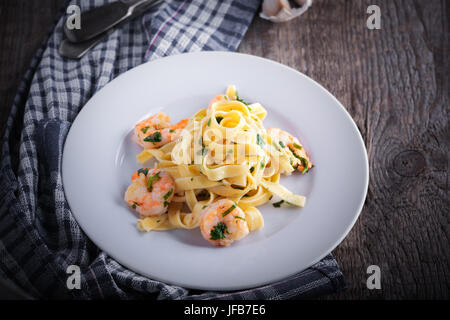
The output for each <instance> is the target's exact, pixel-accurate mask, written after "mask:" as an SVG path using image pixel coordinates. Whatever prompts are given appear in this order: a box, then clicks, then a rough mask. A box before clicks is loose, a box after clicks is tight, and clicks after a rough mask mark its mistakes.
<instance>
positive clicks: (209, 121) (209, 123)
mask: <svg viewBox="0 0 450 320" xmlns="http://www.w3.org/2000/svg"><path fill="white" fill-rule="evenodd" d="M209 126H211V118H209V120H208V127H209Z"/></svg>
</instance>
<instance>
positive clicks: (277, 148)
mask: <svg viewBox="0 0 450 320" xmlns="http://www.w3.org/2000/svg"><path fill="white" fill-rule="evenodd" d="M272 144H273V146H274V147H275V149H276V150H277V151H278V152H281V149H280V148H279V147H278V146H277V144H276V143H275V141H273V142H272Z"/></svg>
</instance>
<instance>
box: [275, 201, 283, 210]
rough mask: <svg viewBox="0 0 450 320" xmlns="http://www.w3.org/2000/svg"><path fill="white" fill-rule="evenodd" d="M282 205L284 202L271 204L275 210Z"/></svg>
mask: <svg viewBox="0 0 450 320" xmlns="http://www.w3.org/2000/svg"><path fill="white" fill-rule="evenodd" d="M283 203H284V200H281V201H280V202H275V203H272V205H273V206H274V207H275V208H279V207H281V205H282V204H283Z"/></svg>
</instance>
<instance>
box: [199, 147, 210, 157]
mask: <svg viewBox="0 0 450 320" xmlns="http://www.w3.org/2000/svg"><path fill="white" fill-rule="evenodd" d="M207 154H208V148H203V149H202V150H198V151H197V155H198V156H206V155H207Z"/></svg>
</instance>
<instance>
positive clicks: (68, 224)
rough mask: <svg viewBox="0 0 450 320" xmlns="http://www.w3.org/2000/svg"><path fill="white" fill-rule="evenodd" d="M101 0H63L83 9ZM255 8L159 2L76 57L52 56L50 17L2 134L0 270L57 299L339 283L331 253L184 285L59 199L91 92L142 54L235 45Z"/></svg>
mask: <svg viewBox="0 0 450 320" xmlns="http://www.w3.org/2000/svg"><path fill="white" fill-rule="evenodd" d="M106 2H107V0H98V1H86V0H83V1H81V0H80V1H70V4H78V5H80V7H81V8H82V10H87V9H89V8H92V7H95V6H99V5H102V4H104V3H106ZM67 5H69V3H66V6H65V7H64V8H66V7H67ZM259 5H260V3H259V0H248V1H239V0H223V1H219V0H217V1H212V0H208V1H202V0H192V1H187V0H171V1H166V2H165V3H162V4H161V5H159V6H158V7H155V8H152V9H151V10H150V11H148V12H146V13H145V14H144V15H143V16H141V17H139V18H137V19H135V20H133V21H131V22H129V23H127V24H125V25H124V26H123V27H121V28H120V29H118V30H116V31H114V32H113V33H112V34H110V35H109V36H108V38H107V39H106V40H105V41H103V42H102V43H100V44H99V45H97V46H96V47H95V48H94V49H92V50H91V51H90V52H89V53H88V54H87V55H85V56H84V57H83V58H82V59H81V60H80V61H76V60H68V59H64V58H62V57H61V56H60V55H59V54H58V46H59V44H60V43H61V40H62V27H63V23H64V21H65V19H64V17H61V18H60V19H59V20H58V22H57V24H56V26H55V28H54V30H53V31H52V32H51V34H50V35H49V37H48V39H47V40H46V41H45V42H44V44H43V46H42V47H41V49H39V51H38V52H37V54H36V56H35V58H34V60H33V62H32V65H31V67H30V69H29V70H28V72H27V74H26V76H25V79H24V80H23V82H22V84H21V86H20V89H19V92H18V94H17V96H16V99H15V101H14V106H13V108H12V112H11V116H10V117H9V120H8V123H7V128H6V132H5V137H4V140H3V145H2V156H1V164H0V276H2V277H4V278H6V279H10V280H12V281H13V282H14V283H15V284H16V285H17V286H18V287H19V288H21V289H22V290H24V291H25V292H26V293H28V294H29V295H31V296H33V297H36V298H58V299H73V298H75V299H93V298H122V299H133V298H157V299H256V298H262V299H286V298H301V297H308V296H316V295H319V294H324V293H330V292H335V291H337V290H340V289H342V288H343V287H344V282H343V275H342V273H341V271H340V269H339V267H338V265H337V263H336V260H335V259H334V258H333V257H332V256H331V255H328V256H327V257H326V258H325V259H323V260H322V261H320V262H319V263H317V264H315V265H314V266H313V267H311V268H309V269H307V270H305V271H304V272H302V273H299V274H297V275H295V276H293V277H290V278H289V279H285V280H283V281H280V282H278V283H275V284H272V285H268V286H264V287H261V288H257V289H252V290H246V291H243V292H232V293H213V292H199V291H191V290H188V289H185V288H181V287H177V286H172V285H167V284H164V283H161V282H158V281H155V280H152V279H148V278H146V277H143V276H141V275H138V274H136V273H134V272H132V271H130V270H127V269H125V268H124V267H122V266H121V265H119V264H118V263H117V262H116V261H114V260H113V259H111V258H110V257H109V256H107V255H106V254H105V253H104V252H102V251H100V250H99V249H98V248H97V247H96V246H95V245H94V244H93V243H92V242H91V241H90V240H89V238H87V237H86V236H85V235H84V233H83V231H82V230H81V229H80V227H79V226H78V224H77V222H76V221H75V219H74V218H73V216H72V213H71V211H70V208H69V206H68V205H67V202H66V199H65V196H64V192H63V187H62V181H61V156H62V150H63V144H64V139H65V137H66V135H67V133H68V131H69V128H70V125H71V124H72V122H73V121H74V119H75V117H76V116H77V114H78V112H79V111H80V109H81V108H82V107H83V105H84V104H85V103H86V102H87V101H88V99H89V98H90V97H91V96H92V95H93V94H94V93H95V92H97V91H98V90H99V89H101V88H102V87H103V86H104V85H105V84H107V83H108V82H109V81H111V80H112V79H114V78H115V77H116V76H117V75H119V74H121V73H123V72H125V71H127V70H129V69H130V68H133V67H135V66H137V65H139V64H141V63H143V62H145V61H147V60H153V59H157V58H160V57H164V56H167V55H172V54H178V53H182V52H189V51H200V50H236V48H237V46H238V45H239V42H240V41H241V39H242V37H243V35H244V34H245V32H246V30H247V27H248V25H249V24H250V22H251V21H252V18H253V16H254V14H255V12H256V11H257V9H258V7H259ZM69 265H78V266H79V267H80V268H81V290H76V289H75V290H68V288H67V285H66V281H67V276H68V275H67V273H66V270H67V267H68V266H69Z"/></svg>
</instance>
